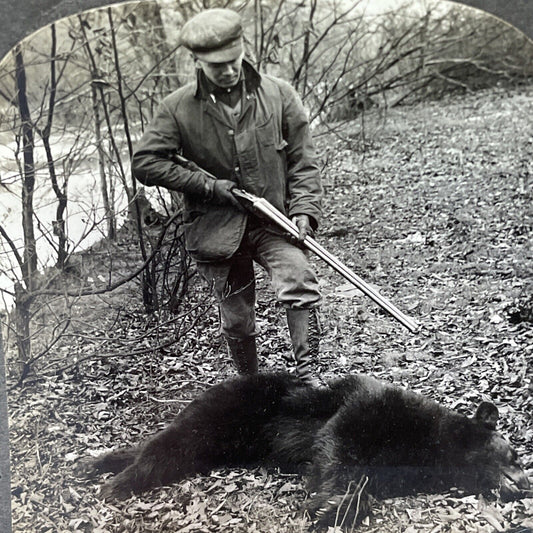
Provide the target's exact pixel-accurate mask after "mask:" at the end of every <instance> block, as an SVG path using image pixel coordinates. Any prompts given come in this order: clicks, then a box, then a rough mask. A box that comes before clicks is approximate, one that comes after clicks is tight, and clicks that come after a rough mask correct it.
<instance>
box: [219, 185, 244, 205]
mask: <svg viewBox="0 0 533 533" xmlns="http://www.w3.org/2000/svg"><path fill="white" fill-rule="evenodd" d="M236 187H237V184H236V183H234V182H233V181H231V180H215V183H214V185H213V203H215V204H217V205H232V206H233V207H235V208H237V209H239V210H240V211H242V209H243V208H242V206H241V204H240V203H239V201H238V200H237V198H235V196H233V193H232V192H231V191H232V189H235V188H236Z"/></svg>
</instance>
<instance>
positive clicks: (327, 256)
mask: <svg viewBox="0 0 533 533" xmlns="http://www.w3.org/2000/svg"><path fill="white" fill-rule="evenodd" d="M234 194H235V196H237V197H238V198H240V199H242V200H245V201H247V202H250V203H251V205H252V206H253V208H254V209H256V210H257V211H259V212H260V213H263V215H265V216H266V217H267V218H269V219H270V220H272V221H273V222H275V223H276V224H277V225H278V226H280V227H281V228H282V229H283V230H285V231H286V232H287V233H289V234H290V235H292V236H293V237H298V235H299V233H300V232H299V229H298V226H296V224H294V222H292V221H291V220H290V219H289V218H287V217H286V216H285V215H284V214H283V213H281V212H280V211H279V210H278V209H276V208H275V207H274V206H273V205H272V204H270V203H269V202H268V201H267V200H265V199H264V198H258V197H256V196H254V195H252V194H250V193H247V192H246V191H241V190H237V191H234ZM303 244H304V246H305V247H306V248H307V249H309V250H310V251H311V252H313V253H314V254H315V255H317V256H318V257H320V259H322V260H323V261H325V262H326V263H327V264H328V265H329V266H330V267H331V268H333V269H334V270H335V271H336V272H338V273H339V274H341V276H343V277H344V278H345V279H347V280H348V281H349V282H350V283H352V284H353V285H354V286H355V287H357V288H358V289H359V290H360V291H361V292H363V293H364V294H366V296H368V297H369V298H371V299H372V300H373V301H374V302H375V303H377V304H378V305H379V306H380V307H381V308H382V309H384V310H385V311H387V312H388V313H389V314H390V315H391V316H392V317H394V318H395V319H396V320H398V322H400V323H401V324H402V325H403V326H405V327H406V328H407V329H409V330H410V331H411V332H413V333H416V332H418V330H419V329H420V327H419V325H418V324H417V323H416V322H415V321H414V320H413V319H412V318H411V317H409V316H407V315H406V314H404V313H403V312H402V311H400V309H398V308H397V307H396V306H395V305H394V304H393V303H392V302H390V301H389V300H388V299H387V298H385V297H384V296H382V295H381V294H380V293H379V292H378V291H376V290H375V289H374V288H373V287H371V286H370V285H369V284H368V283H366V282H365V281H364V280H363V279H361V278H360V277H359V276H358V275H357V274H356V273H355V272H353V271H352V270H350V269H349V268H348V267H347V266H346V265H345V264H343V263H342V262H341V261H340V260H339V259H338V258H337V257H335V256H334V255H333V254H331V253H329V252H328V251H327V250H326V249H325V248H323V247H322V246H321V245H320V244H318V242H317V241H315V239H313V238H312V237H309V236H307V237H306V238H305V240H304V242H303Z"/></svg>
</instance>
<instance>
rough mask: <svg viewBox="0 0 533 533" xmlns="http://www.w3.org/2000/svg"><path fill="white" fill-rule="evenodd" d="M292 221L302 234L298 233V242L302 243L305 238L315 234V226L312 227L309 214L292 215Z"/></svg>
mask: <svg viewBox="0 0 533 533" xmlns="http://www.w3.org/2000/svg"><path fill="white" fill-rule="evenodd" d="M291 220H292V222H294V224H296V225H297V226H298V229H299V230H300V234H299V235H298V242H300V243H302V242H304V241H305V238H306V237H307V236H308V235H309V237H312V236H313V233H314V232H313V228H312V227H311V219H310V218H309V216H308V215H294V216H293V217H292V219H291Z"/></svg>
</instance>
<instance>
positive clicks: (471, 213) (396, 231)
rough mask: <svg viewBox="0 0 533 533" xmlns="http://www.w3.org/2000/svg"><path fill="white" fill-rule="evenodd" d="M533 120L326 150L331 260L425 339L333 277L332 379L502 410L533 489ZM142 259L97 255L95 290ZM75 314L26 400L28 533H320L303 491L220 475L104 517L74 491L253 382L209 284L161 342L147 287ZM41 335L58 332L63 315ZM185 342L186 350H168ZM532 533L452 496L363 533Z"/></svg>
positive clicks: (425, 115)
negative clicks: (237, 359)
mask: <svg viewBox="0 0 533 533" xmlns="http://www.w3.org/2000/svg"><path fill="white" fill-rule="evenodd" d="M531 117H533V87H531V86H529V87H521V88H517V89H513V90H506V89H493V90H490V91H483V92H480V93H476V94H469V95H467V96H462V97H456V98H452V97H450V98H447V99H445V100H442V101H439V102H429V103H428V102H426V103H424V104H419V105H414V106H408V107H399V108H396V109H389V110H387V111H386V112H385V111H375V112H372V113H367V114H366V115H365V117H364V120H362V118H359V119H357V120H355V121H353V122H352V123H350V124H348V125H346V126H345V127H343V131H342V137H343V138H342V139H341V138H340V137H339V135H337V134H333V133H329V134H327V135H320V136H317V146H318V149H319V151H320V155H321V158H322V161H323V163H324V185H325V191H326V195H325V213H326V215H325V217H324V221H323V224H322V226H321V228H320V231H319V233H318V235H317V240H318V241H319V242H321V243H322V244H323V245H324V246H325V247H326V248H327V249H328V250H329V251H330V252H332V253H333V254H335V255H337V256H338V257H339V258H340V260H341V261H343V262H345V263H346V264H347V265H348V266H350V267H351V268H352V269H353V270H354V271H355V272H356V273H358V274H359V275H360V276H361V277H363V278H364V279H365V280H366V281H368V282H370V283H371V284H373V285H374V286H376V287H379V288H380V290H381V291H382V293H383V294H384V295H386V296H387V297H389V298H390V299H391V300H392V301H393V302H394V303H395V304H396V305H397V306H398V307H399V308H400V309H402V310H403V311H404V312H406V313H407V314H408V315H410V316H412V317H414V318H415V319H416V320H417V321H418V322H419V323H420V324H421V325H422V330H421V332H420V333H419V334H417V335H414V334H411V333H410V332H409V331H407V330H405V329H404V328H403V327H402V326H401V325H400V324H398V323H397V322H395V321H394V320H393V319H392V318H390V317H389V316H388V315H386V314H385V313H383V312H381V311H380V310H379V309H378V307H377V306H376V305H375V304H373V303H372V302H371V301H370V300H369V299H368V298H366V297H364V296H362V295H361V293H360V292H359V291H358V290H357V289H355V288H353V287H351V286H350V285H349V284H348V283H347V282H345V281H344V280H343V279H342V278H341V277H340V276H339V275H338V274H336V273H334V272H332V271H331V270H330V269H329V268H328V267H327V266H325V265H323V264H322V263H319V262H318V260H317V261H315V265H316V268H317V270H318V272H319V275H320V279H321V288H322V292H323V295H324V304H323V307H322V311H321V312H322V322H323V326H324V335H323V341H322V356H321V359H320V370H321V372H322V374H323V376H324V377H325V378H326V379H327V378H329V377H334V376H341V375H344V374H347V373H350V372H364V373H367V374H371V375H373V376H376V377H378V378H380V379H384V380H387V381H390V382H393V383H395V384H397V385H399V386H403V387H408V388H410V389H412V390H414V391H417V392H419V393H422V394H424V395H427V396H428V397H431V398H433V399H435V400H437V401H439V402H441V403H442V404H444V405H446V406H447V407H450V408H453V409H456V410H458V411H460V412H463V413H466V414H473V412H474V410H475V406H476V405H477V404H478V403H479V402H480V401H481V400H489V399H490V400H491V401H493V402H495V403H496V404H497V406H498V408H499V409H500V414H501V419H500V422H499V429H500V430H501V432H502V433H503V434H504V436H505V437H506V438H507V439H508V440H510V442H511V443H512V444H513V446H514V447H515V448H516V449H517V451H518V453H519V455H520V457H521V460H522V463H523V465H524V467H525V469H526V471H527V472H528V473H529V476H530V478H531V477H532V474H533V420H532V412H533V394H532V393H533V382H532V374H533V372H532V371H533V362H532V361H533V324H532V320H533V319H532V314H533V311H532V294H533V251H532V246H531V244H532V242H531V238H532V228H533V213H532V205H533V203H532V200H533V196H532V192H533V137H532V131H533V129H532V124H531ZM136 250H137V247H136V245H135V243H134V240H133V237H128V236H127V235H123V238H122V239H121V241H120V242H119V243H117V244H113V245H108V244H105V243H101V244H100V245H98V246H96V247H93V249H92V250H91V251H88V252H86V253H85V254H84V258H83V269H82V274H83V272H84V273H85V274H84V275H85V276H86V279H85V281H86V282H87V281H91V280H89V276H90V277H91V278H93V281H95V280H97V279H98V278H102V275H101V274H100V275H99V274H98V270H96V271H95V272H91V268H95V269H96V268H97V267H98V264H99V261H100V260H102V261H103V260H104V259H105V260H106V261H109V260H111V261H113V265H114V268H115V271H116V272H120V271H124V272H126V271H127V269H128V268H131V265H133V264H139V260H138V257H136V253H137V252H136ZM102 271H103V270H102ZM258 274H259V293H258V294H259V301H258V307H257V312H258V320H259V324H260V327H261V334H260V336H259V345H260V358H261V363H260V365H261V371H266V370H281V369H284V368H286V367H287V366H290V363H289V362H288V361H290V358H291V357H290V342H289V338H288V333H287V328H286V325H285V322H284V317H283V313H282V312H281V309H280V308H279V306H278V305H277V304H276V303H275V300H274V297H273V293H272V291H271V290H270V288H269V287H268V283H267V280H266V279H265V277H264V276H263V275H262V274H261V273H258ZM103 281H105V280H103ZM69 305H70V309H69V313H70V315H71V318H72V325H71V328H70V330H69V333H68V337H63V338H62V339H61V341H60V342H58V343H57V344H56V345H55V346H54V347H53V348H52V350H51V351H50V352H48V353H47V354H46V355H45V356H43V357H42V358H41V360H40V361H39V365H37V367H36V371H35V372H34V373H33V374H32V375H31V376H30V377H28V379H27V380H26V382H25V383H24V385H23V386H17V385H16V383H11V388H10V397H9V406H10V415H11V416H10V425H11V456H12V493H13V499H12V506H13V526H14V531H15V532H16V533H33V532H35V533H37V532H38V533H46V532H73V533H74V532H89V531H91V532H95V533H105V532H116V533H118V532H151V531H154V532H155V531H157V532H161V531H169V532H178V531H179V532H183V533H185V532H225V531H232V532H243V533H244V532H265V533H266V532H269V533H274V532H284V533H296V532H305V531H308V530H309V528H310V526H311V525H312V522H311V521H310V520H309V518H308V517H306V516H304V515H303V514H302V512H301V507H302V503H303V502H304V500H305V499H306V497H307V494H306V491H305V485H304V481H303V480H302V478H301V477H299V476H297V475H284V474H280V473H279V472H277V471H275V470H268V469H265V468H257V469H254V470H243V469H235V470H220V471H214V472H212V473H211V474H210V475H208V476H197V477H193V478H190V479H187V480H186V481H185V482H182V483H179V484H176V485H174V486H169V487H164V488H161V489H157V490H154V491H153V492H150V493H147V494H144V495H142V496H141V497H132V498H131V499H129V500H127V501H125V502H121V503H117V502H107V501H101V500H100V499H98V486H99V482H100V481H101V480H97V481H87V480H84V479H83V478H82V477H77V476H76V474H75V473H74V467H75V465H76V463H77V461H78V460H79V459H80V458H81V457H84V456H87V455H97V454H98V453H101V452H103V451H106V450H110V449H112V448H115V447H118V446H121V445H125V444H133V443H137V442H139V441H140V440H142V439H143V438H146V437H147V436H149V435H150V434H152V433H154V432H155V431H157V430H158V429H160V428H162V427H164V426H165V425H166V424H167V423H168V422H169V421H170V420H172V418H173V417H174V415H175V414H176V412H177V411H179V410H180V409H181V408H183V407H184V406H185V405H186V404H187V403H188V402H189V401H190V400H191V399H192V398H194V397H195V396H197V395H198V394H199V393H200V392H201V391H203V390H205V389H206V388H207V387H208V386H209V385H211V384H214V383H217V382H220V381H221V380H223V379H225V378H227V377H230V376H233V375H234V374H235V372H234V370H233V369H232V367H231V365H230V363H229V361H228V357H227V355H226V353H225V348H224V345H223V343H222V341H221V339H220V337H219V335H218V333H217V313H216V308H215V306H214V303H213V300H212V298H210V297H209V295H208V294H207V291H206V288H205V287H203V285H201V284H200V283H199V282H198V280H197V279H196V278H193V280H192V281H191V290H190V291H189V296H188V297H187V301H186V302H185V304H184V308H183V310H184V313H183V314H179V315H176V316H167V317H160V318H161V320H160V322H159V323H158V324H157V327H154V324H156V321H155V319H154V317H149V316H147V315H145V314H144V312H143V307H142V299H141V296H140V291H139V283H138V282H136V281H134V282H132V283H130V284H128V285H125V286H122V287H121V288H120V289H119V290H117V291H115V292H114V293H111V294H106V295H102V296H91V297H84V298H77V299H75V301H72V302H71V303H70V304H69ZM185 311H188V312H185ZM55 312H57V313H59V311H58V310H57V309H56V310H55ZM39 320H41V321H44V320H47V324H46V325H47V326H48V328H51V325H52V324H53V315H52V313H48V314H46V313H41V314H40V318H39ZM44 325H45V324H44V323H43V327H44ZM45 330H46V328H44V329H43V332H44V331H45ZM43 334H44V333H43ZM169 339H171V340H172V339H174V340H175V341H176V342H175V344H173V345H172V346H166V344H167V341H168V340H169ZM519 525H523V526H527V525H528V526H529V527H533V499H524V500H521V501H517V502H512V503H502V502H500V501H498V500H490V499H485V498H483V497H481V496H478V495H462V494H460V493H456V492H450V493H446V494H438V495H425V494H424V495H419V496H417V497H409V498H396V499H390V500H386V501H379V502H375V505H374V509H373V515H372V516H371V517H369V519H367V520H365V522H364V523H363V524H362V525H361V526H360V527H359V529H358V531H360V532H361V533H377V532H380V533H382V532H400V531H401V532H405V533H417V532H420V533H422V532H423V533H440V532H479V533H492V532H496V531H504V530H506V529H510V528H512V527H516V526H519Z"/></svg>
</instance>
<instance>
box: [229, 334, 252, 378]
mask: <svg viewBox="0 0 533 533" xmlns="http://www.w3.org/2000/svg"><path fill="white" fill-rule="evenodd" d="M226 342H227V344H228V352H229V355H230V356H231V358H232V359H233V363H234V364H235V367H236V368H237V372H238V373H239V374H243V375H246V374H257V368H258V364H257V348H256V344H255V337H244V338H243V339H235V338H231V337H226Z"/></svg>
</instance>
